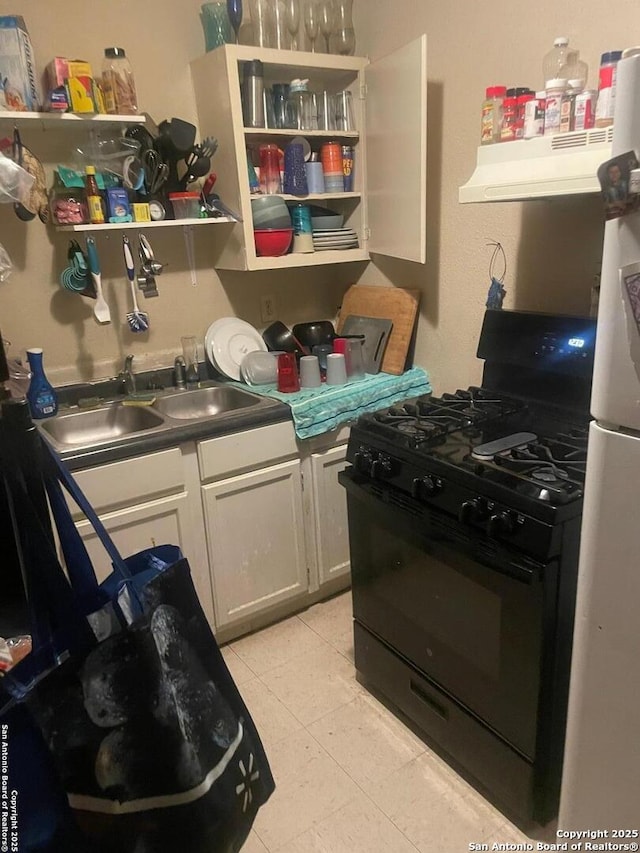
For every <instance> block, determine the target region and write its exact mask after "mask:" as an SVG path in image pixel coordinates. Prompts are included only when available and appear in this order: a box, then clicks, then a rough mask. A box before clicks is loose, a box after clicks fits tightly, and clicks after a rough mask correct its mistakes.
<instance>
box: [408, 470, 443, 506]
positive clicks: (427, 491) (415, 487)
mask: <svg viewBox="0 0 640 853" xmlns="http://www.w3.org/2000/svg"><path fill="white" fill-rule="evenodd" d="M440 491H442V480H439V479H438V478H437V477H434V476H433V475H432V474H427V475H426V476H425V477H416V478H415V480H414V481H413V483H412V484H411V495H412V496H413V497H414V498H416V499H417V500H424V499H425V498H431V497H433V496H434V495H437V494H438V492H440Z"/></svg>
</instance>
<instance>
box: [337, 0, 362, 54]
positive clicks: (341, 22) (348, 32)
mask: <svg viewBox="0 0 640 853" xmlns="http://www.w3.org/2000/svg"><path fill="white" fill-rule="evenodd" d="M352 8H353V0H335V5H334V13H335V19H334V27H333V35H332V36H331V48H332V50H333V52H334V53H338V54H340V55H341V56H353V54H354V53H355V49H356V34H355V30H354V29H353V19H352Z"/></svg>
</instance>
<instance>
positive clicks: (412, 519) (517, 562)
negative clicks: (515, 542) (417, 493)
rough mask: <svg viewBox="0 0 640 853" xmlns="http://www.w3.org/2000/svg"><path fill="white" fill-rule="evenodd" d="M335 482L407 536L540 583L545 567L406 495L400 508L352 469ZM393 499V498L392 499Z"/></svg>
mask: <svg viewBox="0 0 640 853" xmlns="http://www.w3.org/2000/svg"><path fill="white" fill-rule="evenodd" d="M338 481H339V482H340V483H341V484H342V485H343V486H344V487H345V489H346V490H347V492H348V493H349V494H351V495H353V496H354V497H355V498H357V499H358V500H359V501H362V502H363V503H364V504H365V505H366V506H369V507H370V508H371V509H372V510H373V511H374V512H384V514H385V515H389V514H390V513H393V514H394V517H395V518H397V519H398V521H399V522H400V523H401V524H403V525H404V527H405V530H406V531H407V533H408V534H409V535H416V527H417V526H420V527H421V529H422V533H423V534H424V535H425V536H426V537H427V538H428V539H430V540H431V541H432V542H435V543H437V542H442V543H444V544H445V545H446V546H448V547H450V548H454V549H456V550H459V551H462V552H463V553H465V554H467V556H469V557H471V558H472V559H474V560H477V561H478V562H480V563H482V565H483V566H486V568H488V569H490V570H491V571H492V572H496V573H498V574H501V575H506V576H507V577H510V578H513V579H514V580H516V581H519V582H520V583H524V584H527V585H528V586H532V585H533V584H535V583H538V582H539V581H541V580H542V579H543V574H544V572H545V570H546V567H545V565H543V564H542V563H539V562H538V561H536V560H533V559H530V558H528V557H526V556H525V555H523V554H518V553H516V552H512V551H509V550H508V549H506V548H504V547H502V546H500V545H499V544H498V543H497V542H496V541H495V540H488V541H484V540H483V539H481V538H480V537H479V536H474V535H470V534H469V529H468V528H467V527H464V526H463V525H462V524H460V522H458V521H457V519H453V518H450V517H448V516H445V515H440V514H439V513H438V512H436V511H435V510H432V509H430V508H429V507H427V506H425V505H424V504H422V503H420V502H419V501H416V500H414V499H413V498H411V497H409V496H408V495H402V496H401V501H402V505H399V504H398V503H397V502H396V500H394V492H393V491H391V490H387V489H386V488H385V487H384V485H382V484H379V483H378V484H376V488H377V489H378V493H377V494H374V493H372V491H371V487H372V484H371V481H370V480H369V479H368V478H367V477H361V476H360V475H358V474H357V472H355V471H354V469H353V468H352V467H347V468H345V469H344V470H343V471H341V472H340V473H339V474H338ZM396 497H397V496H396Z"/></svg>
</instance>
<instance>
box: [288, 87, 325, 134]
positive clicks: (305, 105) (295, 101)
mask: <svg viewBox="0 0 640 853" xmlns="http://www.w3.org/2000/svg"><path fill="white" fill-rule="evenodd" d="M308 84H309V81H308V80H292V81H291V85H290V87H289V98H288V101H287V105H288V110H289V115H290V118H291V121H292V123H293V127H294V129H297V130H317V129H318V113H317V107H316V99H315V96H314V94H313V92H310V91H309V89H308Z"/></svg>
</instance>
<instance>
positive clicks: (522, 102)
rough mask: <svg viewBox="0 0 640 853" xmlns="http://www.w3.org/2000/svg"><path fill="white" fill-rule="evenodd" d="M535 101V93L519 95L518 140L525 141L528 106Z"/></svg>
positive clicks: (516, 131) (517, 101)
mask: <svg viewBox="0 0 640 853" xmlns="http://www.w3.org/2000/svg"><path fill="white" fill-rule="evenodd" d="M534 99H535V95H534V94H533V92H527V94H526V95H519V96H518V97H517V98H516V126H515V137H516V139H524V123H525V116H526V109H527V104H528V103H529V102H530V101H533V100H534Z"/></svg>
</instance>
